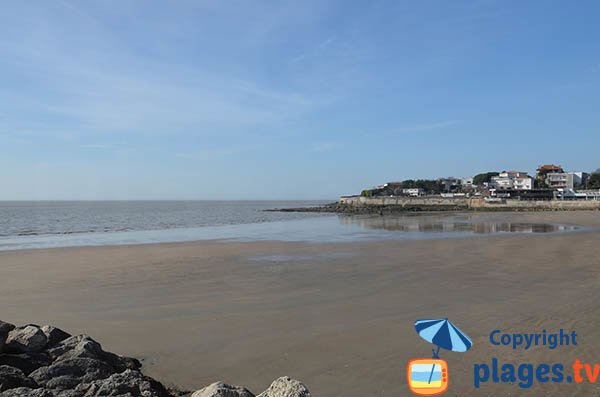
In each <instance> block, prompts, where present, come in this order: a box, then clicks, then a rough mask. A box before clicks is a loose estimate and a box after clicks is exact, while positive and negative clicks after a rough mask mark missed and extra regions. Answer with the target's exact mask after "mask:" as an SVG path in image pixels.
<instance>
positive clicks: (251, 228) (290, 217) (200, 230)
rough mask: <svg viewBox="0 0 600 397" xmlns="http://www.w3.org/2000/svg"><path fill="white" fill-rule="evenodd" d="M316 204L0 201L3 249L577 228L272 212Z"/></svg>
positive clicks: (480, 217)
mask: <svg viewBox="0 0 600 397" xmlns="http://www.w3.org/2000/svg"><path fill="white" fill-rule="evenodd" d="M324 203H325V202H319V201H112V202H108V201H105V202H100V201H98V202H0V251H2V250H19V249H35V248H54V247H71V246H97V245H122V244H145V243H162V242H184V241H195V240H213V239H219V240H221V239H224V240H237V241H257V240H280V241H281V240H283V241H306V242H351V241H365V240H377V239H426V238H444V237H462V236H472V235H482V234H497V233H553V232H569V231H574V230H576V229H577V227H575V226H572V225H556V224H530V223H522V222H514V221H510V220H507V219H505V218H503V217H502V216H498V215H485V214H460V213H429V214H428V213H423V214H418V213H417V214H414V213H413V214H399V215H389V216H378V215H361V216H348V215H335V214H319V213H294V212H270V211H265V210H268V209H273V208H289V207H304V206H314V205H319V204H324Z"/></svg>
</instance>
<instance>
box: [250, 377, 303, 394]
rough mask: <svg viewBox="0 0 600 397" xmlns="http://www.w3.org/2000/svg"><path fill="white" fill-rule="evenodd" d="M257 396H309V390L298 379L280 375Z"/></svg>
mask: <svg viewBox="0 0 600 397" xmlns="http://www.w3.org/2000/svg"><path fill="white" fill-rule="evenodd" d="M258 397H311V395H310V392H309V391H308V389H307V388H306V386H304V385H303V384H302V383H301V382H300V381H297V380H295V379H292V378H290V377H289V376H282V377H281V378H279V379H276V380H275V381H273V383H271V386H269V388H268V389H267V390H265V391H264V392H262V393H260V394H259V395H258Z"/></svg>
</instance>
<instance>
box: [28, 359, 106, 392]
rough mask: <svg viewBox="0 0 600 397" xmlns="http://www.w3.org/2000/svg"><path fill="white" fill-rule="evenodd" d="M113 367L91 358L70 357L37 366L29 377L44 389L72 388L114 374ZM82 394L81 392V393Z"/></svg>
mask: <svg viewBox="0 0 600 397" xmlns="http://www.w3.org/2000/svg"><path fill="white" fill-rule="evenodd" d="M114 373H115V370H114V368H113V367H112V366H111V365H109V364H106V363H104V362H102V361H100V360H96V359H93V358H71V359H66V360H62V361H58V362H54V363H53V364H52V365H49V366H47V367H42V368H38V369H36V370H35V371H33V372H32V373H31V374H30V375H29V377H30V378H31V379H33V380H35V381H36V382H37V383H38V384H39V385H41V386H43V387H45V388H46V389H55V390H59V391H60V390H73V389H75V388H77V387H78V386H79V385H80V384H82V383H83V384H90V383H92V382H94V381H96V380H100V379H105V378H108V377H109V376H110V375H112V374H114ZM82 394H83V393H82Z"/></svg>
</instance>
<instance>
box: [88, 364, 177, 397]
mask: <svg viewBox="0 0 600 397" xmlns="http://www.w3.org/2000/svg"><path fill="white" fill-rule="evenodd" d="M101 396H143V397H169V393H168V392H167V390H166V389H165V388H164V387H163V385H161V384H160V383H159V382H157V381H155V380H154V379H152V378H149V377H147V376H144V375H142V374H141V373H140V372H138V371H133V370H130V369H128V370H126V371H124V372H122V373H120V374H114V375H111V376H110V377H108V378H106V379H104V380H101V381H95V382H93V383H92V385H91V386H90V387H89V389H88V390H87V393H85V395H84V397H101Z"/></svg>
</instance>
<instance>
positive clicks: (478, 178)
mask: <svg viewBox="0 0 600 397" xmlns="http://www.w3.org/2000/svg"><path fill="white" fill-rule="evenodd" d="M498 175H500V173H499V172H495V171H491V172H483V173H481V174H477V175H475V176H474V177H473V185H476V186H481V185H483V184H484V183H485V182H490V181H491V180H492V177H493V176H498Z"/></svg>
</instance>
